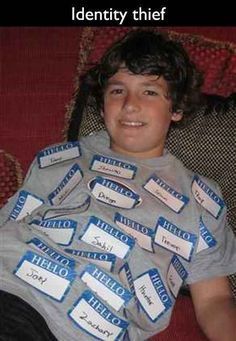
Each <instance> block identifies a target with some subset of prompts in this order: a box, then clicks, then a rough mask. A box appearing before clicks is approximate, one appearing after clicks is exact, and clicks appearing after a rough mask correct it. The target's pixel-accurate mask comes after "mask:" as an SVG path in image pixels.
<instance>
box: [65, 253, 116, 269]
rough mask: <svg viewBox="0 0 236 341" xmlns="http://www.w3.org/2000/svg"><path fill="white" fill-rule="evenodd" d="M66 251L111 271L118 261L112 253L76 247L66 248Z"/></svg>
mask: <svg viewBox="0 0 236 341" xmlns="http://www.w3.org/2000/svg"><path fill="white" fill-rule="evenodd" d="M64 251H65V252H67V253H70V254H72V255H73V256H77V257H81V258H84V259H86V260H87V261H88V262H89V263H93V264H96V265H98V266H101V267H102V268H103V269H105V270H108V271H110V272H112V271H113V269H114V265H115V262H116V256H115V255H113V254H112V253H105V252H92V251H82V250H74V249H64Z"/></svg>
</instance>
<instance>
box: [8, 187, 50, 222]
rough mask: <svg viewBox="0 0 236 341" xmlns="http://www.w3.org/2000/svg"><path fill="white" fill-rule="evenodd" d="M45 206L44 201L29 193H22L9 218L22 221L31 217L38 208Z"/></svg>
mask: <svg viewBox="0 0 236 341" xmlns="http://www.w3.org/2000/svg"><path fill="white" fill-rule="evenodd" d="M43 204H44V200H43V199H41V198H39V197H37V196H36V195H34V194H31V193H29V192H27V191H24V190H23V191H20V192H19V196H18V199H17V202H16V204H15V206H14V207H13V209H12V211H11V213H10V216H9V218H10V219H11V220H21V219H23V218H25V217H26V216H28V215H30V214H31V213H32V212H33V211H34V210H35V209H36V208H38V207H40V206H41V205H43Z"/></svg>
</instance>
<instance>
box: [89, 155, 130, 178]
mask: <svg viewBox="0 0 236 341" xmlns="http://www.w3.org/2000/svg"><path fill="white" fill-rule="evenodd" d="M90 169H91V170H93V171H97V172H101V173H105V174H110V175H114V176H117V177H120V178H124V179H133V178H134V177H135V174H136V172H137V167H136V166H134V165H132V164H130V163H127V162H123V161H120V160H116V159H113V158H110V157H106V156H102V155H94V157H93V159H92V162H91V166H90Z"/></svg>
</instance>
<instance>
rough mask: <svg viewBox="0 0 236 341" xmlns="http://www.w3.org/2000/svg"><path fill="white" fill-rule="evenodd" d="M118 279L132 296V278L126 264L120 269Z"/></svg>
mask: <svg viewBox="0 0 236 341" xmlns="http://www.w3.org/2000/svg"><path fill="white" fill-rule="evenodd" d="M119 277H120V279H121V282H122V283H124V284H125V285H126V287H127V288H129V290H130V291H131V293H132V294H133V295H135V290H134V281H133V276H132V273H131V271H130V268H129V265H128V263H125V264H124V265H123V266H122V267H121V268H120V271H119Z"/></svg>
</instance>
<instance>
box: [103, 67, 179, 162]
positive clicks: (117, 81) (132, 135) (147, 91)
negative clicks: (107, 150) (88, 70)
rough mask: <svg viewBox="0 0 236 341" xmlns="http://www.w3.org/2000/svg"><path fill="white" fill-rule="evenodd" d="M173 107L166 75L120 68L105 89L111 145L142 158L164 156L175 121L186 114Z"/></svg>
mask: <svg viewBox="0 0 236 341" xmlns="http://www.w3.org/2000/svg"><path fill="white" fill-rule="evenodd" d="M171 107H172V103H171V99H170V98H168V85H167V82H166V81H165V79H164V78H163V77H160V78H158V77H157V76H149V75H135V74H132V73H131V72H130V71H128V70H127V69H125V68H124V69H120V70H119V71H118V72H117V73H116V74H114V75H113V76H112V77H111V78H110V79H109V80H108V84H107V87H106V89H105V93H104V109H103V113H102V115H103V117H104V121H105V125H106V128H107V131H108V133H109V135H110V138H111V149H112V150H113V151H115V152H118V153H120V154H124V155H130V156H134V157H139V158H153V157H157V156H161V155H162V154H163V149H164V145H165V140H166V136H167V132H168V129H169V126H170V123H171V121H179V120H181V118H182V114H181V113H172V112H171Z"/></svg>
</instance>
